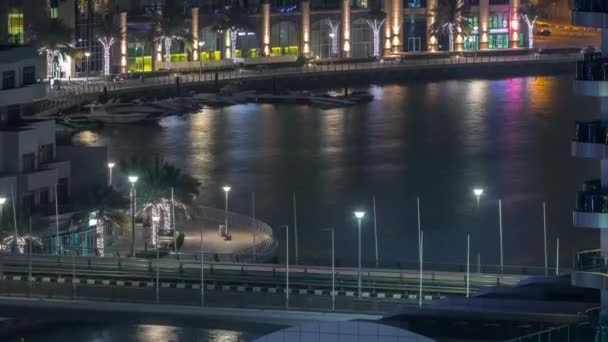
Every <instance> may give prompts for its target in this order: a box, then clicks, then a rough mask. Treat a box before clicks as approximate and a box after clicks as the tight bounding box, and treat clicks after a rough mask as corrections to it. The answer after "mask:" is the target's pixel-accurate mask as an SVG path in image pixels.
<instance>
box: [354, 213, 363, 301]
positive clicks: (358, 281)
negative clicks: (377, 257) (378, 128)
mask: <svg viewBox="0 0 608 342" xmlns="http://www.w3.org/2000/svg"><path fill="white" fill-rule="evenodd" d="M364 216H365V212H364V211H355V217H356V218H357V222H358V226H359V270H358V272H357V289H358V293H359V298H361V220H362V219H363V217H364Z"/></svg>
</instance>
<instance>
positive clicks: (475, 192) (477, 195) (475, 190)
mask: <svg viewBox="0 0 608 342" xmlns="http://www.w3.org/2000/svg"><path fill="white" fill-rule="evenodd" d="M473 195H475V198H476V200H477V208H479V198H480V197H481V195H483V189H482V188H473Z"/></svg>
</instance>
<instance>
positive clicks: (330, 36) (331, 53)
mask: <svg viewBox="0 0 608 342" xmlns="http://www.w3.org/2000/svg"><path fill="white" fill-rule="evenodd" d="M329 38H330V40H331V45H330V48H329V58H332V57H333V52H334V51H333V50H334V45H335V39H336V34H335V33H334V32H330V33H329Z"/></svg>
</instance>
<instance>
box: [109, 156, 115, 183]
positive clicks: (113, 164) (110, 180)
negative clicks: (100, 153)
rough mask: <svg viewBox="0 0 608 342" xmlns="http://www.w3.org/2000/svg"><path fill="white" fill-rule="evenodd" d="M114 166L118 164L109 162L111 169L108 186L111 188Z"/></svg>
mask: <svg viewBox="0 0 608 342" xmlns="http://www.w3.org/2000/svg"><path fill="white" fill-rule="evenodd" d="M114 166H116V164H115V163H112V162H110V163H108V169H110V170H109V171H110V179H109V180H108V186H109V187H110V188H111V187H112V169H113V168H114Z"/></svg>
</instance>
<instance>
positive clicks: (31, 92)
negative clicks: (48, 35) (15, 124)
mask: <svg viewBox="0 0 608 342" xmlns="http://www.w3.org/2000/svg"><path fill="white" fill-rule="evenodd" d="M36 55H37V54H36V51H35V49H34V48H32V47H30V46H14V45H9V46H6V45H5V46H0V76H2V83H0V121H8V120H10V119H14V118H18V117H19V116H21V115H22V114H26V113H27V112H28V111H29V107H31V106H32V104H33V103H34V102H37V101H41V100H44V99H45V98H46V88H45V85H44V84H43V83H40V82H39V79H40V78H41V77H42V73H41V72H40V67H39V66H38V64H39V59H38V58H36Z"/></svg>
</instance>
